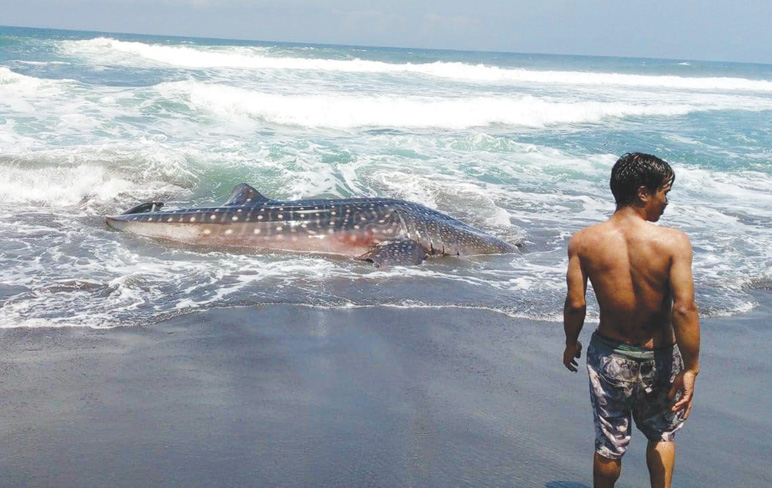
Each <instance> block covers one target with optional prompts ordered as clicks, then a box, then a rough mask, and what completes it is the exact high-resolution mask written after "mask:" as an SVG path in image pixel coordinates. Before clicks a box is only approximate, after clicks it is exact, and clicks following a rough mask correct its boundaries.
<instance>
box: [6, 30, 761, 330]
mask: <svg viewBox="0 0 772 488" xmlns="http://www.w3.org/2000/svg"><path fill="white" fill-rule="evenodd" d="M770 148H772V66H768V65H750V64H731V63H714V62H703V61H689V60H653V59H626V58H599V57H581V56H551V55H550V56H548V55H535V54H508V53H481V52H456V51H431V50H421V49H388V48H372V47H348V46H326V45H299V44H283V43H274V42H243V41H226V40H211V39H193V38H167V37H149V36H136V35H125V34H110V33H99V34H97V33H87V32H72V31H53V30H35V29H22V28H0V307H1V308H0V327H37V326H54V327H55V326H74V327H113V326H130V325H143V324H152V323H154V322H156V321H159V320H163V319H165V318H167V317H169V316H171V315H174V314H180V313H185V312H188V311H191V310H201V309H206V308H210V307H230V306H260V305H262V304H270V303H292V304H299V305H306V306H314V307H333V308H348V307H376V306H378V307H381V306H386V307H404V308H426V307H429V308H432V307H437V308H442V307H461V308H476V309H485V310H492V311H495V312H498V313H501V314H506V315H509V316H513V317H529V318H534V319H546V320H553V321H557V320H560V316H561V309H562V304H563V298H564V294H565V284H564V282H565V278H564V275H565V267H566V244H567V241H568V239H569V237H570V236H571V234H572V233H573V232H575V231H576V230H578V229H580V228H581V227H584V226H587V225H590V224H593V223H596V222H599V221H602V220H604V219H606V218H607V217H608V216H609V215H610V214H611V213H612V212H613V210H614V203H613V197H612V195H611V193H610V191H609V188H608V180H609V174H610V169H611V166H612V165H613V163H614V162H615V161H616V159H617V158H618V157H619V156H620V155H621V154H623V153H625V152H627V151H643V152H650V153H654V154H656V155H658V156H660V157H662V158H664V159H666V160H667V161H669V162H670V163H671V164H672V166H673V167H674V169H675V172H676V180H675V185H674V187H673V191H672V192H671V194H670V201H671V204H670V205H669V206H668V209H667V211H666V213H665V215H664V216H663V218H662V220H661V222H660V225H664V226H672V227H678V228H680V229H683V230H684V231H686V232H687V233H688V234H689V236H690V238H691V240H692V244H693V246H694V277H695V284H696V294H697V300H698V303H699V305H700V308H701V311H702V313H703V314H704V315H731V314H736V313H740V312H743V311H747V310H750V309H752V308H753V307H754V306H756V305H757V300H758V297H759V296H768V295H767V294H764V293H762V294H761V295H760V294H759V293H757V292H755V290H758V289H762V290H763V289H767V290H768V289H770V288H771V287H772V250H770V242H772V225H770V220H771V219H772V152H771V151H770ZM241 182H247V183H249V184H251V185H253V186H254V187H255V188H257V189H258V190H259V191H260V192H262V193H263V194H265V195H266V196H267V197H269V198H273V199H298V198H341V197H390V198H400V199H405V200H410V201H414V202H418V203H421V204H423V205H426V206H429V207H432V208H436V209H438V210H440V211H441V212H444V213H447V214H449V215H451V216H453V217H455V218H458V219H460V220H462V221H464V222H467V223H469V224H471V225H473V226H476V227H478V228H480V229H482V230H484V231H486V232H488V233H490V234H493V235H496V236H498V237H500V238H502V239H504V240H506V241H508V242H511V243H520V242H522V244H523V248H522V252H520V253H518V254H512V255H503V256H482V257H472V258H464V259H461V258H442V259H435V260H431V261H429V262H427V263H425V264H424V265H422V266H416V267H407V268H399V267H397V268H391V269H385V270H379V269H376V268H374V267H372V266H371V265H370V264H368V263H364V262H359V261H356V260H353V259H346V258H341V257H330V256H323V255H318V254H295V253H280V252H268V253H266V252H257V251H254V252H253V251H249V250H241V251H238V252H232V251H227V250H222V249H205V248H191V247H186V246H181V245H177V244H173V243H169V242H163V241H154V240H150V239H146V238H143V237H139V236H136V235H131V234H125V233H121V232H117V231H114V230H111V229H109V228H108V227H107V226H106V225H105V222H104V217H105V216H106V215H112V214H116V213H120V212H122V211H123V210H125V209H127V208H129V207H130V206H133V205H135V204H137V203H140V202H144V201H149V200H161V201H165V202H166V204H167V206H168V207H169V208H174V207H179V208H182V207H195V206H211V205H216V204H219V203H222V202H223V201H224V200H225V198H226V197H227V195H228V193H229V192H230V190H231V189H232V188H233V186H235V185H236V184H238V183H241ZM589 316H590V320H593V319H594V318H597V306H596V304H595V303H594V302H592V301H591V303H590V311H589Z"/></svg>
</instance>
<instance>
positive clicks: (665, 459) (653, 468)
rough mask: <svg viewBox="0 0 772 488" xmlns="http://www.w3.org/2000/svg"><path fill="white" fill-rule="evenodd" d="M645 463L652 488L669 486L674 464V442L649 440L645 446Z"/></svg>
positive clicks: (667, 487) (666, 487)
mask: <svg viewBox="0 0 772 488" xmlns="http://www.w3.org/2000/svg"><path fill="white" fill-rule="evenodd" d="M646 465H647V466H648V467H649V479H650V480H651V486H652V488H670V481H671V480H672V479H673V465H675V442H665V441H660V442H651V441H649V444H648V446H646Z"/></svg>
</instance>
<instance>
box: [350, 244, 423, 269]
mask: <svg viewBox="0 0 772 488" xmlns="http://www.w3.org/2000/svg"><path fill="white" fill-rule="evenodd" d="M426 256H427V252H426V248H425V247H424V246H422V245H421V244H420V243H418V242H416V241H413V240H410V239H401V240H398V241H390V242H387V243H386V244H382V245H380V246H378V247H376V248H374V249H372V250H370V251H368V252H366V253H365V254H363V255H361V256H359V259H363V260H365V261H371V262H372V263H373V264H374V265H375V267H376V268H380V267H381V266H410V265H414V264H421V263H422V262H423V261H424V259H426Z"/></svg>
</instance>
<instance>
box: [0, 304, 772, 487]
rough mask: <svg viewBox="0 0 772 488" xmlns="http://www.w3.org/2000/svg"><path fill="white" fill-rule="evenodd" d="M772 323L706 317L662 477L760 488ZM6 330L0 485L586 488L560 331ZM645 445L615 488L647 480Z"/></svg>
mask: <svg viewBox="0 0 772 488" xmlns="http://www.w3.org/2000/svg"><path fill="white" fill-rule="evenodd" d="M758 299H759V300H760V301H762V303H769V301H770V300H769V299H770V294H769V293H767V292H762V293H760V295H759V297H758ZM771 318H772V313H770V308H769V306H768V305H765V306H762V307H760V308H757V309H756V310H754V311H753V312H751V313H749V314H745V315H741V316H735V317H729V318H711V319H704V320H703V355H702V374H701V376H700V379H699V381H698V385H697V388H698V389H697V395H698V396H697V403H696V407H695V410H694V412H693V414H692V418H691V419H690V420H689V421H688V423H687V426H686V427H685V429H684V430H683V431H682V432H681V433H680V434H679V437H678V449H679V452H678V462H677V466H676V473H675V479H674V485H675V486H680V487H684V486H694V487H704V486H744V487H755V486H758V487H766V486H772V468H770V467H769V456H770V454H772V440H770V439H772V407H771V405H772V393H771V392H770V388H769V385H771V384H772V374H770V370H769V364H770V354H769V352H768V345H769V344H772V327H770V323H772V320H770V319H771ZM591 330H592V326H591V324H588V326H586V327H585V330H584V331H583V332H582V339H583V341H584V342H585V344H586V342H587V340H588V339H589V335H590V333H591ZM0 337H1V338H2V340H1V341H0V344H1V346H0V382H2V383H1V384H2V391H3V394H2V400H0V401H1V402H2V406H1V408H0V435H2V440H3V442H2V443H0V486H30V487H33V486H57V487H87V486H111V487H122V486H126V487H137V486H416V487H426V486H437V487H446V486H517V487H520V486H535V487H547V488H577V487H586V486H590V485H591V472H590V471H591V469H590V459H591V456H592V451H593V443H592V439H593V427H592V419H591V414H590V407H589V399H588V393H587V378H586V374H585V373H584V371H583V369H582V370H580V372H579V373H577V374H572V373H569V372H568V371H567V370H565V369H564V368H563V366H562V364H561V362H560V360H561V355H562V343H563V332H562V325H561V324H557V323H549V322H538V321H531V320H523V319H511V318H508V317H505V316H502V315H499V314H495V313H490V312H484V311H474V310H464V309H425V310H415V309H412V310H406V309H396V308H367V309H351V310H323V309H314V308H307V307H297V306H289V305H272V306H264V307H259V308H230V309H216V310H210V311H207V312H199V313H192V314H188V315H183V316H179V317H175V318H172V319H170V320H167V321H165V322H163V323H160V324H157V325H153V326H149V327H132V328H119V329H112V330H90V329H76V328H72V329H7V330H3V331H0ZM644 448H645V439H644V437H643V436H642V435H641V434H640V433H639V432H637V431H636V432H634V434H633V442H632V446H631V449H630V452H629V453H628V455H627V456H626V457H625V461H624V468H623V472H622V478H621V480H620V482H619V483H618V486H645V485H647V483H648V476H647V473H646V468H645V461H644Z"/></svg>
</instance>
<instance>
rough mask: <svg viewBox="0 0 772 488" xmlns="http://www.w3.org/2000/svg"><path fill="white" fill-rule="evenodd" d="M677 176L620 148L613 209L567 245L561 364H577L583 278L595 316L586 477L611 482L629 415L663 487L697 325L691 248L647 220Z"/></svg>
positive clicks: (681, 416)
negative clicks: (591, 450)
mask: <svg viewBox="0 0 772 488" xmlns="http://www.w3.org/2000/svg"><path fill="white" fill-rule="evenodd" d="M674 179H675V175H674V173H673V170H672V169H671V168H670V165H668V164H667V163H666V162H665V161H662V160H661V159H659V158H657V157H655V156H651V155H649V154H641V153H633V154H625V155H624V156H622V157H621V158H620V159H619V160H618V161H617V162H616V164H615V165H614V168H613V169H612V171H611V191H612V193H613V194H614V198H615V199H616V204H617V208H616V212H614V215H612V216H611V217H610V218H609V219H608V220H607V221H606V222H603V223H600V224H597V225H593V226H591V227H588V228H586V229H583V230H580V231H579V232H577V233H576V234H575V235H574V236H573V237H572V238H571V241H570V242H569V244H568V273H567V276H566V278H567V282H568V295H567V297H566V303H565V308H564V311H563V320H564V328H565V333H566V348H565V351H564V353H563V364H564V365H565V366H566V368H568V369H569V370H571V371H576V370H577V366H578V363H577V361H576V359H577V358H579V357H580V354H581V349H582V345H581V343H580V342H579V341H578V338H579V332H580V331H581V330H582V325H583V324H584V317H585V311H586V303H585V294H586V291H587V279H588V278H589V280H590V282H591V283H592V286H593V289H594V290H595V296H596V297H597V299H598V305H599V306H600V323H599V324H598V328H597V330H596V331H595V332H594V333H593V335H592V340H591V341H590V346H589V347H588V349H587V371H588V373H589V376H590V400H591V403H592V407H593V417H594V420H595V456H594V459H593V480H594V484H595V486H596V487H604V486H614V483H616V480H617V479H618V478H619V475H620V473H621V471H622V456H623V455H624V453H625V451H626V450H627V445H628V444H629V442H630V436H631V426H630V419H631V417H632V418H633V419H634V420H635V424H636V426H637V427H638V429H639V430H640V431H641V432H643V434H644V435H645V436H646V438H647V439H648V441H649V442H648V446H647V448H646V463H647V466H648V468H649V476H650V480H651V486H653V487H655V486H656V487H660V486H663V487H669V486H670V482H671V479H672V476H673V465H674V463H675V444H674V442H673V437H674V435H675V433H676V432H677V431H678V430H679V429H680V428H681V427H682V426H683V423H684V421H685V420H686V418H687V417H688V416H689V412H690V411H691V409H692V400H693V395H694V382H695V379H696V378H697V374H698V372H699V369H700V368H699V361H698V357H699V350H700V325H699V319H698V316H697V306H696V304H695V302H694V285H693V282H692V271H691V265H692V249H691V244H690V243H689V238H688V237H686V234H684V233H683V232H681V231H678V230H675V229H668V228H663V227H659V226H656V225H653V224H652V223H651V222H656V221H657V220H659V218H660V216H661V215H662V213H663V212H664V211H665V207H666V206H667V203H668V201H667V193H668V192H669V191H670V187H671V186H672V184H673V181H674Z"/></svg>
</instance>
